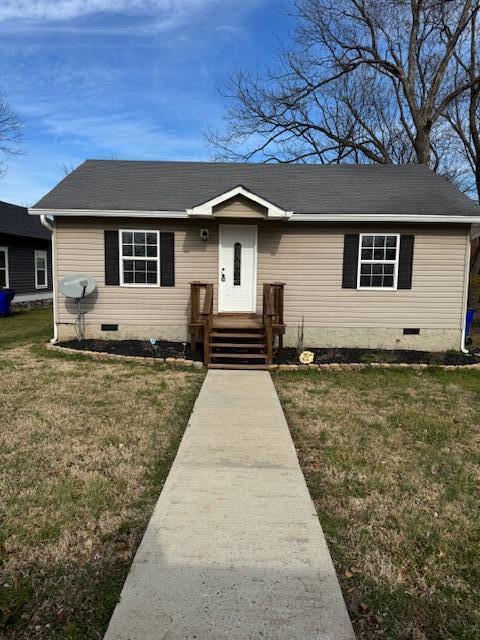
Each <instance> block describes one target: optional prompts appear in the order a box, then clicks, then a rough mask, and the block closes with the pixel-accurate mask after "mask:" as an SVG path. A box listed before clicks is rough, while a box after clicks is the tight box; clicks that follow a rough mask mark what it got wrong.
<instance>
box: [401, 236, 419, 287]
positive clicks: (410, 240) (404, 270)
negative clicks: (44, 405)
mask: <svg viewBox="0 0 480 640" xmlns="http://www.w3.org/2000/svg"><path fill="white" fill-rule="evenodd" d="M414 240H415V236H403V235H402V236H400V254H399V261H398V282H397V289H411V288H412V267H413V244H414Z"/></svg>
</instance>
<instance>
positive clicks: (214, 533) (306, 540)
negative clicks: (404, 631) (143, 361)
mask: <svg viewBox="0 0 480 640" xmlns="http://www.w3.org/2000/svg"><path fill="white" fill-rule="evenodd" d="M105 638H106V640H154V639H155V640H159V639H165V640H167V639H175V640H176V639H187V638H188V639H192V640H193V639H195V638H196V639H197V640H250V639H251V638H252V639H253V638H255V639H261V640H297V639H298V640H313V639H315V640H327V639H328V640H352V639H353V638H354V635H353V631H352V627H351V624H350V620H349V618H348V614H347V611H346V608H345V604H344V601H343V598H342V594H341V592H340V587H339V585H338V582H337V578H336V575H335V571H334V568H333V564H332V561H331V559H330V555H329V553H328V549H327V546H326V543H325V539H324V537H323V533H322V530H321V528H320V524H319V522H318V518H317V516H316V513H315V508H314V505H313V503H312V501H311V499H310V496H309V494H308V491H307V487H306V484H305V480H304V478H303V475H302V472H301V470H300V467H299V464H298V461H297V456H296V453H295V449H294V446H293V443H292V439H291V437H290V433H289V431H288V427H287V424H286V421H285V418H284V415H283V411H282V409H281V406H280V403H279V400H278V397H277V394H276V392H275V388H274V386H273V383H272V380H271V378H270V375H269V374H268V373H267V372H264V371H258V372H257V371H255V372H253V371H209V373H208V375H207V377H206V380H205V383H204V385H203V387H202V390H201V392H200V395H199V397H198V399H197V402H196V404H195V408H194V410H193V413H192V416H191V418H190V423H189V426H188V428H187V431H186V433H185V436H184V438H183V441H182V443H181V446H180V449H179V451H178V454H177V457H176V459H175V462H174V464H173V466H172V469H171V471H170V474H169V476H168V479H167V481H166V483H165V487H164V489H163V491H162V494H161V496H160V499H159V500H158V503H157V505H156V507H155V511H154V513H153V516H152V519H151V521H150V524H149V526H148V528H147V531H146V533H145V536H144V538H143V540H142V543H141V545H140V547H139V549H138V552H137V554H136V556H135V559H134V562H133V564H132V568H131V571H130V573H129V575H128V578H127V580H126V582H125V586H124V588H123V591H122V595H121V599H120V603H119V604H118V605H117V607H116V609H115V612H114V614H113V617H112V620H111V621H110V626H109V628H108V631H107V633H106V636H105Z"/></svg>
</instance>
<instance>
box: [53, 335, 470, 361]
mask: <svg viewBox="0 0 480 640" xmlns="http://www.w3.org/2000/svg"><path fill="white" fill-rule="evenodd" d="M58 345H59V346H61V347H68V348H69V349H78V350H81V351H96V352H100V353H114V354H117V355H124V356H142V357H150V358H155V357H156V358H186V359H187V360H203V353H202V352H201V349H200V350H197V353H195V354H193V353H192V350H191V349H190V345H189V344H188V343H187V344H184V343H183V342H170V341H168V340H159V341H158V342H157V343H156V345H155V346H152V345H151V344H150V342H148V340H69V341H66V342H59V343H58ZM308 351H312V352H313V353H314V354H315V358H314V362H315V363H317V364H334V363H338V364H352V363H364V364H370V363H374V362H383V363H392V364H400V363H404V364H431V365H463V364H475V363H477V362H480V353H479V354H478V355H474V354H472V355H467V354H463V353H460V352H459V351H447V352H445V353H430V352H428V351H403V350H398V351H387V350H375V349H315V348H309V349H308ZM274 362H275V364H298V363H299V360H298V350H297V349H295V348H291V347H286V348H284V349H283V351H282V353H281V354H280V355H279V356H277V357H276V358H275V359H274Z"/></svg>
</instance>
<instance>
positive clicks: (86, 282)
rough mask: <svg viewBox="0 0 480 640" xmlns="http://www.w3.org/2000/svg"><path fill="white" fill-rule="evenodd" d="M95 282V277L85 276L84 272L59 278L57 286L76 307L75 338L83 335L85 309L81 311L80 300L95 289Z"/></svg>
mask: <svg viewBox="0 0 480 640" xmlns="http://www.w3.org/2000/svg"><path fill="white" fill-rule="evenodd" d="M96 287H97V283H96V281H95V278H92V277H91V276H87V275H86V274H85V273H76V274H74V275H73V276H66V277H65V278H62V280H60V282H59V285H58V288H59V289H60V292H61V293H63V295H64V296H65V297H66V298H73V299H74V300H75V306H76V308H77V317H76V319H75V333H76V335H77V340H83V339H84V337H85V319H84V316H85V313H86V312H85V311H82V300H83V299H84V298H86V297H87V296H88V295H90V294H91V293H92V292H93V291H95V289H96Z"/></svg>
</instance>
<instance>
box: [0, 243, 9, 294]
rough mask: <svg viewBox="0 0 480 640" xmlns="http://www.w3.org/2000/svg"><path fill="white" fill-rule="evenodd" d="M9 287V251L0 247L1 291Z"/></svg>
mask: <svg viewBox="0 0 480 640" xmlns="http://www.w3.org/2000/svg"><path fill="white" fill-rule="evenodd" d="M4 287H8V249H7V247H0V289H2V288H4Z"/></svg>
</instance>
